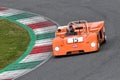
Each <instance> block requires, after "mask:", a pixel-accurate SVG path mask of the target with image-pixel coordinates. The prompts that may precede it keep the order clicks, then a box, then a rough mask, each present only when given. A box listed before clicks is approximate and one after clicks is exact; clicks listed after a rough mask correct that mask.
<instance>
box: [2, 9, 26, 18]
mask: <svg viewBox="0 0 120 80" xmlns="http://www.w3.org/2000/svg"><path fill="white" fill-rule="evenodd" d="M23 12H24V11H21V10H16V9H8V10H4V11H1V12H0V16H4V17H8V16H12V15H16V14H20V13H23Z"/></svg>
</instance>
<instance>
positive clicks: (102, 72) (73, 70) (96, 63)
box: [0, 0, 120, 80]
mask: <svg viewBox="0 0 120 80" xmlns="http://www.w3.org/2000/svg"><path fill="white" fill-rule="evenodd" d="M0 6H1V7H3V6H4V7H10V8H16V9H21V10H26V11H31V12H34V13H37V14H41V15H43V16H46V17H49V18H51V19H52V20H54V21H56V22H58V23H59V24H60V25H65V24H67V23H68V22H69V21H72V20H78V19H86V20H88V21H99V20H104V21H105V28H106V35H107V43H106V44H104V45H102V46H101V48H100V51H99V52H96V53H91V54H87V55H76V56H69V57H62V58H54V57H52V58H51V59H50V60H49V61H48V62H47V63H45V64H44V65H42V66H40V67H38V68H37V69H36V70H34V71H32V72H30V73H28V74H26V75H24V76H22V77H20V78H18V79H16V80H120V62H119V61H120V49H119V48H120V42H119V41H120V37H119V36H120V26H119V24H120V9H119V8H120V0H0Z"/></svg>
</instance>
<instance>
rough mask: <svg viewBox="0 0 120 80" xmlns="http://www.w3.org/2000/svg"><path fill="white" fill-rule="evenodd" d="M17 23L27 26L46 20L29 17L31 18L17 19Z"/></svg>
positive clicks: (39, 17) (38, 17)
mask: <svg viewBox="0 0 120 80" xmlns="http://www.w3.org/2000/svg"><path fill="white" fill-rule="evenodd" d="M17 21H18V22H20V23H22V24H25V25H28V24H33V23H37V22H44V21H47V20H46V19H45V18H44V17H41V16H35V17H31V18H26V19H19V20H17Z"/></svg>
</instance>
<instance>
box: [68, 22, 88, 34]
mask: <svg viewBox="0 0 120 80" xmlns="http://www.w3.org/2000/svg"><path fill="white" fill-rule="evenodd" d="M80 23H84V24H85V30H86V32H87V33H89V29H88V22H87V21H86V20H79V21H72V22H69V23H68V25H70V24H74V25H76V26H78V25H77V24H80Z"/></svg>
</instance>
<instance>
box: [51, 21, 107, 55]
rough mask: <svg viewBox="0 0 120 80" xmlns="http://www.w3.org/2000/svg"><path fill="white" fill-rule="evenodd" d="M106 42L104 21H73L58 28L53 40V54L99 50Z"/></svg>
mask: <svg viewBox="0 0 120 80" xmlns="http://www.w3.org/2000/svg"><path fill="white" fill-rule="evenodd" d="M104 42H106V35H105V27H104V21H97V22H87V21H86V20H79V21H72V22H69V23H68V25H66V26H60V27H58V28H57V30H56V34H55V38H54V39H53V42H52V49H53V56H63V55H72V54H80V53H88V52H94V51H98V50H99V48H100V44H102V43H104Z"/></svg>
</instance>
